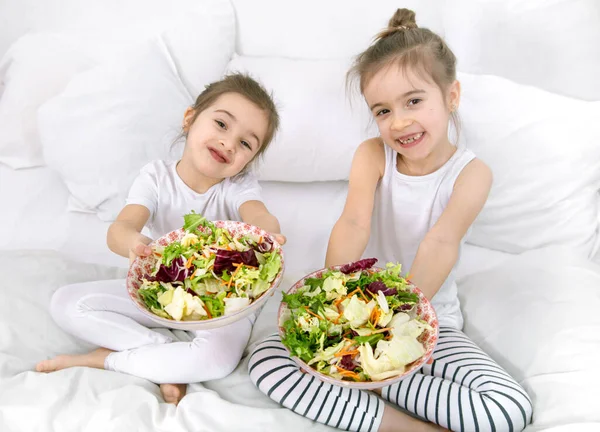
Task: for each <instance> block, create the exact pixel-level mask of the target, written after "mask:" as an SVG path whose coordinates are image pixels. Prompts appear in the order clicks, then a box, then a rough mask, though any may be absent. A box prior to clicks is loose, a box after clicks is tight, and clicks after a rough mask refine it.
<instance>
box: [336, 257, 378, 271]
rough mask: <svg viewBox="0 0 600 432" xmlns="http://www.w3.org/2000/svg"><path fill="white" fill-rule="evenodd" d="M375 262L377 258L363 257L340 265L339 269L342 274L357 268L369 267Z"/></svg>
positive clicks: (357, 269)
mask: <svg viewBox="0 0 600 432" xmlns="http://www.w3.org/2000/svg"><path fill="white" fill-rule="evenodd" d="M376 262H377V258H365V259H361V260H359V261H356V262H352V263H349V264H346V265H344V266H342V268H341V269H340V271H341V272H342V273H344V274H350V273H354V272H357V271H359V270H366V269H370V268H371V267H373V266H374V265H375V263H376Z"/></svg>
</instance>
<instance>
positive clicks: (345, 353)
mask: <svg viewBox="0 0 600 432" xmlns="http://www.w3.org/2000/svg"><path fill="white" fill-rule="evenodd" d="M358 353H359V351H358V350H349V351H344V350H341V351H339V352H337V353H336V354H334V355H333V356H334V357H344V356H345V355H356V354H358Z"/></svg>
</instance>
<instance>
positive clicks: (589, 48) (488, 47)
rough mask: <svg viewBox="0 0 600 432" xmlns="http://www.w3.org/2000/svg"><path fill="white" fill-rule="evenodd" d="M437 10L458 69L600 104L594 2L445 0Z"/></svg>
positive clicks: (598, 6)
mask: <svg viewBox="0 0 600 432" xmlns="http://www.w3.org/2000/svg"><path fill="white" fill-rule="evenodd" d="M441 11H442V17H443V18H442V19H443V25H444V31H445V39H446V41H447V42H448V44H449V45H450V47H451V48H452V50H453V51H454V54H456V57H457V58H458V67H459V69H460V70H461V71H464V72H469V73H477V74H490V75H499V76H503V77H506V78H509V79H511V80H513V81H516V82H519V83H522V84H529V85H534V86H536V87H540V88H543V89H546V90H549V91H551V92H554V93H560V94H564V95H567V96H571V97H576V98H580V99H585V100H600V79H598V77H599V76H600V49H598V43H599V42H600V2H599V1H598V0H569V1H550V0H528V1H522V0H447V1H446V2H445V5H444V7H443V8H441ZM417 18H418V16H417Z"/></svg>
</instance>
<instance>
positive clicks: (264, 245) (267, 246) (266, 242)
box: [254, 237, 273, 253]
mask: <svg viewBox="0 0 600 432" xmlns="http://www.w3.org/2000/svg"><path fill="white" fill-rule="evenodd" d="M254 248H255V249H256V250H257V251H259V252H261V253H265V252H269V251H270V250H271V249H273V241H272V240H271V239H270V238H267V237H264V238H263V241H262V242H261V243H257V244H256V246H254Z"/></svg>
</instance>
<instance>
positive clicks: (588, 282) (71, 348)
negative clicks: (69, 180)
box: [0, 251, 600, 432]
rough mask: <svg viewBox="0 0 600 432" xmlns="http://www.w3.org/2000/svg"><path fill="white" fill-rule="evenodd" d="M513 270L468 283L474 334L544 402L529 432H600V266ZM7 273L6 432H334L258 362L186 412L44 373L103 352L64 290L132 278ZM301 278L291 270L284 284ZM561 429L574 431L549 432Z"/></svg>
mask: <svg viewBox="0 0 600 432" xmlns="http://www.w3.org/2000/svg"><path fill="white" fill-rule="evenodd" d="M557 257H560V260H558V258H557ZM505 264H506V266H507V267H506V269H510V271H507V270H506V269H504V268H496V269H492V270H488V271H483V272H480V273H476V274H472V275H470V276H467V277H465V278H464V279H463V283H462V284H461V300H462V302H463V309H464V312H465V318H466V327H465V330H466V331H467V332H468V333H469V334H470V335H471V336H472V337H473V338H474V339H475V341H476V342H477V343H479V344H480V345H481V346H482V347H483V348H484V349H485V350H487V351H488V352H489V353H490V354H491V355H492V356H493V357H494V358H495V359H496V360H497V361H498V362H499V363H500V364H501V365H502V366H504V367H505V368H506V369H507V370H508V371H509V372H510V373H511V374H513V376H515V378H516V379H517V380H518V381H519V382H520V383H521V384H522V385H524V386H525V388H526V389H527V391H528V392H529V393H530V394H531V395H532V397H533V399H534V404H535V407H536V410H535V412H534V424H533V425H532V426H530V427H529V428H528V429H527V430H528V431H538V430H555V431H556V432H563V431H575V432H576V431H582V432H584V431H590V430H599V429H598V428H600V412H598V410H597V409H596V407H597V401H598V400H600V376H599V375H598V374H597V373H596V370H595V368H596V366H595V364H596V363H597V361H595V359H597V358H598V355H599V354H600V352H599V351H600V318H599V316H598V314H597V310H598V309H599V308H600V294H599V293H598V289H597V287H598V286H599V285H600V271H599V269H598V267H596V266H595V265H593V264H591V263H589V262H587V261H585V260H581V259H580V258H578V257H573V256H571V255H570V254H562V255H561V254H558V253H556V252H552V253H551V254H544V253H543V251H540V252H536V253H530V254H526V255H524V256H520V257H512V258H510V259H508V260H507V261H506V262H505ZM532 270H534V271H532ZM0 273H2V274H3V275H4V277H3V280H2V282H0V291H1V292H2V293H3V294H4V296H3V299H4V300H3V301H2V302H0V388H2V392H0V430H2V431H10V432H12V431H15V432H17V431H18V432H28V431H44V432H46V431H55V430H56V431H61V432H62V431H65V432H67V431H73V432H81V431H106V430H111V431H121V430H123V431H125V430H136V431H189V430H194V431H234V430H235V431H238V430H240V431H242V430H243V431H281V430H286V431H325V430H333V429H330V428H328V427H325V426H323V425H319V424H315V423H312V422H310V421H308V420H306V419H304V418H302V417H300V416H298V415H296V414H294V413H292V412H291V411H289V410H287V409H284V408H281V407H279V406H278V405H277V404H275V403H274V402H272V401H271V400H270V399H269V398H267V397H266V396H265V395H263V394H262V393H260V392H259V391H258V390H257V389H256V388H255V387H254V386H253V385H252V383H251V382H250V380H249V378H248V375H247V357H246V358H244V359H243V360H242V362H241V363H240V365H239V366H238V368H237V369H236V370H235V372H234V373H233V374H232V375H230V376H228V377H227V378H225V379H222V380H217V381H211V382H207V383H204V384H194V385H191V386H190V387H189V395H188V396H186V397H185V398H184V399H183V401H182V402H181V403H180V404H179V406H178V407H177V408H176V407H175V406H173V405H169V404H165V403H163V402H162V399H161V397H160V393H159V391H158V387H157V386H156V385H154V384H151V383H150V382H148V381H145V380H143V379H139V378H135V377H131V376H127V375H124V374H118V373H114V372H108V371H103V370H95V369H87V368H72V369H69V370H63V371H60V372H56V373H51V374H39V373H36V372H32V368H33V367H34V365H35V363H36V362H37V361H39V360H40V359H43V358H46V357H49V356H53V355H56V354H59V353H65V352H73V353H76V352H85V351H86V350H89V349H90V348H91V347H90V346H89V345H87V344H85V343H83V342H81V341H78V340H76V339H75V338H73V337H71V336H69V335H67V334H65V333H64V332H63V331H61V330H60V329H59V328H58V327H57V326H56V325H55V324H54V323H53V321H52V319H51V317H50V316H49V314H48V302H49V300H50V297H51V295H52V293H53V291H54V290H55V289H56V288H58V287H59V286H61V285H64V284H67V283H73V282H79V281H85V280H98V279H103V278H115V277H122V276H123V274H124V269H118V268H109V267H104V266H100V265H93V264H83V263H80V262H74V261H72V260H70V259H67V258H65V257H64V256H61V255H60V254H59V253H57V252H53V251H37V252H34V251H26V252H19V251H1V252H0ZM299 276H300V274H298V273H296V274H294V273H293V272H288V273H287V274H286V277H285V280H284V283H283V285H282V286H289V284H290V283H291V282H292V281H294V280H296V279H297V278H298V277H299ZM572 286H576V287H577V293H578V294H577V295H574V294H573V292H572V291H570V288H571V287H572ZM557 294H558V295H557ZM557 299H558V300H557ZM279 300H280V298H279V295H276V296H274V297H273V298H271V299H270V300H269V302H268V303H267V306H266V307H265V309H264V310H263V312H262V314H261V315H260V316H259V319H258V320H257V322H256V325H255V327H254V330H253V334H252V337H251V341H250V344H249V349H248V350H251V349H252V347H253V345H254V343H256V341H258V340H260V339H262V338H263V337H264V336H266V335H268V334H270V333H272V332H274V331H275V322H276V319H275V317H276V310H277V306H278V302H279ZM581 300H583V301H581ZM484 305H485V307H484ZM523 305H527V306H523ZM499 323H500V325H499ZM506 327H507V330H508V331H502V330H504V329H505V328H506ZM509 335H521V338H520V339H519V338H515V337H510V336H509ZM506 353H511V354H510V356H507V355H506ZM581 389H585V391H581ZM559 425H565V428H558V429H549V428H550V427H554V426H559ZM566 425H568V426H566ZM594 428H596V429H594Z"/></svg>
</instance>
